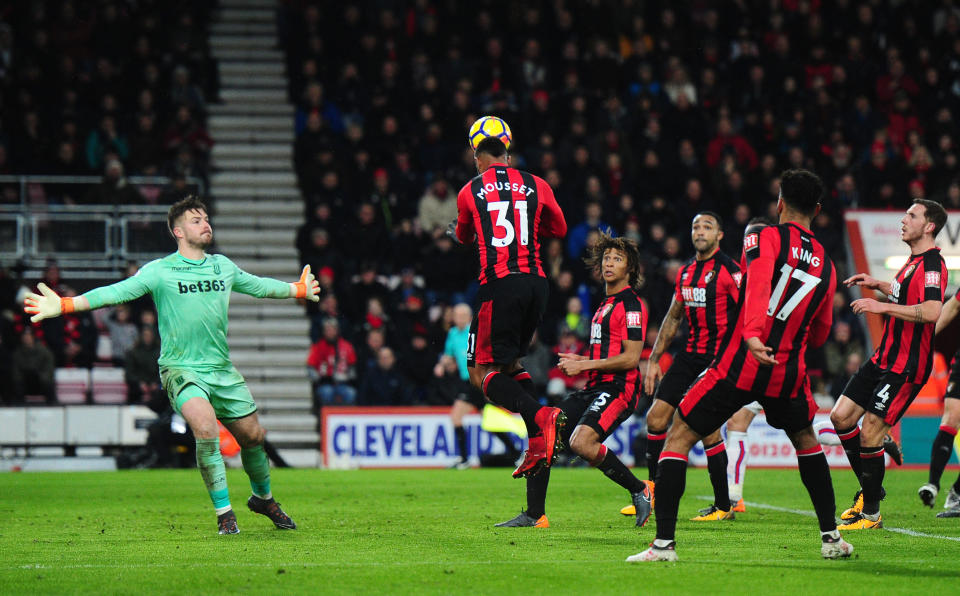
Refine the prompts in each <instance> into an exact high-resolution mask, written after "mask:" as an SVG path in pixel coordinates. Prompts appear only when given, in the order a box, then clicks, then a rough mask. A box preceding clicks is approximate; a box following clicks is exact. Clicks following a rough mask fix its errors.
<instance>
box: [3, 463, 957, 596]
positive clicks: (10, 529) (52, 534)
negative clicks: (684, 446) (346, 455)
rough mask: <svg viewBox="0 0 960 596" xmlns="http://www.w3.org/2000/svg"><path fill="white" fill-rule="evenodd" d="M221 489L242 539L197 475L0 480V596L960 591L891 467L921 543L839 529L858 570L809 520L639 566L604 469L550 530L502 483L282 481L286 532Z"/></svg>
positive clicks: (769, 478)
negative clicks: (833, 554) (535, 524)
mask: <svg viewBox="0 0 960 596" xmlns="http://www.w3.org/2000/svg"><path fill="white" fill-rule="evenodd" d="M638 473H641V474H644V473H645V470H638ZM954 473H955V472H952V471H948V472H947V474H946V475H945V481H946V482H945V486H946V484H948V483H949V482H951V481H952V480H953V478H954V476H953V474H954ZM833 475H834V485H835V487H836V489H837V497H838V513H839V511H841V510H842V509H843V508H844V507H847V506H848V505H849V499H850V497H851V496H852V495H853V492H854V490H855V486H854V481H853V476H852V474H851V473H850V471H849V470H834V471H833ZM228 478H229V482H230V487H231V494H232V496H233V500H234V506H235V508H236V509H237V517H238V519H239V525H240V529H241V533H240V534H239V535H237V536H219V535H217V534H216V524H215V518H214V515H213V512H212V509H211V507H210V503H209V500H208V498H207V496H206V492H205V491H204V490H203V483H202V481H201V479H200V474H199V473H198V472H197V471H196V470H174V471H159V470H158V471H126V472H115V473H51V474H47V473H36V474H33V473H31V474H3V475H0V553H2V556H0V593H3V594H40V593H43V594H68V593H97V594H111V593H120V594H184V593H208V594H215V593H227V592H230V593H233V592H245V593H252V594H257V595H258V596H259V595H262V594H294V593H309V594H339V593H349V594H358V593H383V594H396V593H401V594H404V593H405V594H409V593H416V594H435V593H442V594H457V593H480V594H488V593H502V594H530V593H533V594H546V593H551V594H558V593H567V594H569V593H574V594H638V593H654V594H673V593H698V592H699V593H753V594H758V593H791V594H795V593H814V592H815V593H823V592H830V591H841V590H843V591H846V590H854V591H856V592H858V593H871V592H873V593H883V594H898V593H914V594H915V593H921V592H924V593H951V592H952V591H953V590H954V589H956V585H957V580H958V578H960V570H958V567H957V561H958V558H960V519H937V518H936V517H934V514H935V513H936V511H939V510H940V509H939V508H938V509H936V510H934V511H933V512H931V511H930V510H929V509H926V508H924V507H922V506H921V504H920V501H919V499H918V498H917V496H916V489H917V487H918V486H920V484H922V483H923V482H924V481H925V479H926V473H925V472H922V471H904V470H890V471H888V473H887V480H886V482H885V486H886V488H887V494H888V497H887V500H886V501H885V502H884V503H883V506H882V513H883V515H884V522H885V523H886V525H887V526H888V527H890V528H900V529H906V530H910V531H912V532H914V533H920V534H926V535H929V536H922V535H920V536H918V535H907V534H903V533H897V532H894V531H890V530H874V531H861V532H847V533H846V534H845V537H846V538H847V539H848V541H849V542H851V543H852V544H853V545H854V546H855V547H856V552H855V553H854V557H853V558H851V559H850V560H840V561H824V560H823V559H821V558H820V545H819V533H818V531H817V527H816V520H815V519H814V518H813V517H809V516H804V515H801V514H799V513H796V512H788V511H780V510H776V509H771V508H762V507H757V506H753V507H748V511H747V513H745V514H738V517H737V519H736V520H735V521H732V522H720V523H713V524H697V523H694V522H688V521H681V522H680V523H679V525H678V528H677V538H678V553H679V555H680V562H679V563H641V564H628V563H625V562H624V559H625V558H626V557H627V556H628V555H631V554H633V553H636V552H638V551H640V550H642V549H643V548H645V547H646V545H647V544H648V543H649V542H650V541H651V540H652V539H653V536H654V531H655V524H654V520H652V519H651V521H650V523H649V524H648V525H647V527H645V528H642V529H640V530H637V529H636V528H634V527H633V518H627V517H623V516H621V515H620V514H619V513H618V510H619V509H620V507H621V506H622V505H625V504H627V502H628V498H627V495H626V493H625V491H623V490H622V489H620V488H619V487H617V486H615V485H614V484H613V483H611V482H610V481H608V480H607V479H606V478H604V477H603V475H602V474H600V473H599V472H597V471H596V470H591V469H565V468H560V469H557V470H555V471H554V472H553V478H552V482H551V487H550V494H549V495H548V500H547V514H548V517H549V519H550V523H551V524H552V527H551V528H549V529H546V530H538V529H533V528H512V529H511V528H493V527H492V526H493V524H494V523H497V522H500V521H503V520H506V519H509V518H511V517H513V516H514V515H515V514H516V513H517V512H518V511H519V510H520V509H521V508H522V507H523V505H524V483H523V481H518V480H513V479H512V478H510V471H509V470H506V469H499V470H469V471H453V470H410V471H323V470H274V471H273V486H274V492H275V494H276V495H277V497H278V500H279V501H280V502H281V503H282V504H283V506H284V509H285V510H286V511H287V512H288V513H289V514H290V515H291V516H292V517H293V518H294V520H296V522H297V524H298V525H299V529H298V530H295V531H279V530H276V529H274V527H273V525H272V524H271V523H270V521H269V520H267V519H266V518H264V517H262V516H258V515H255V514H253V513H250V512H249V511H247V509H246V505H245V502H246V498H247V496H248V494H249V492H248V488H249V485H248V484H247V482H246V477H245V476H244V474H243V472H242V471H240V470H230V471H229V472H228ZM707 494H710V489H709V482H708V480H707V475H706V471H705V470H703V469H694V470H690V472H689V474H688V482H687V492H686V494H685V496H684V499H683V501H682V502H681V505H680V515H681V519H684V518H688V517H692V516H693V515H695V514H696V511H697V509H699V508H700V507H703V506H705V505H707V504H708V501H707V500H704V499H703V498H698V496H701V495H707ZM747 501H748V502H753V503H758V504H764V505H767V506H770V507H777V508H783V509H789V510H797V511H808V512H811V514H812V511H811V510H812V506H811V504H810V502H809V499H808V498H807V494H806V491H805V490H804V489H803V486H802V484H801V482H800V478H799V475H798V473H797V472H796V470H750V471H749V474H748V475H747ZM940 501H941V503H939V504H938V507H939V506H940V505H941V504H942V497H941V499H940ZM948 538H952V540H951V539H948Z"/></svg>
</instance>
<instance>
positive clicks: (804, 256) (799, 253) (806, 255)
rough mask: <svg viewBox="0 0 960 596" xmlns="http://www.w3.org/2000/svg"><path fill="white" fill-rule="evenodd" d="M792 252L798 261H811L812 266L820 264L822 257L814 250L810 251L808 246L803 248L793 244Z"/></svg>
mask: <svg viewBox="0 0 960 596" xmlns="http://www.w3.org/2000/svg"><path fill="white" fill-rule="evenodd" d="M790 254H791V255H792V256H793V258H794V259H796V260H798V261H803V262H804V263H809V264H810V266H811V267H819V266H820V257H818V256H817V255H815V254H813V252H812V251H809V250H807V249H806V248H801V247H799V246H791V247H790Z"/></svg>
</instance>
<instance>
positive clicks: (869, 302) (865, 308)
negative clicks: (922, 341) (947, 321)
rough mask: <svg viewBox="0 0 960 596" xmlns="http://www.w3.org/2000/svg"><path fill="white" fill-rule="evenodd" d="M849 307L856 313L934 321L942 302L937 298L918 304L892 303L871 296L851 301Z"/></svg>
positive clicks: (912, 321)
mask: <svg viewBox="0 0 960 596" xmlns="http://www.w3.org/2000/svg"><path fill="white" fill-rule="evenodd" d="M850 307H851V308H852V309H853V312H855V313H856V314H858V315H859V314H863V313H867V312H872V313H876V314H878V315H890V316H891V317H894V318H896V319H900V320H901V321H907V322H909V323H936V322H937V319H938V318H939V317H940V311H941V310H942V309H943V303H942V302H940V301H939V300H924V301H923V302H922V303H920V304H893V303H890V302H879V301H877V300H874V299H873V298H861V299H859V300H854V301H853V302H851V303H850Z"/></svg>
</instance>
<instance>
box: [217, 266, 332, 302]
mask: <svg viewBox="0 0 960 596" xmlns="http://www.w3.org/2000/svg"><path fill="white" fill-rule="evenodd" d="M231 264H232V263H231ZM233 266H234V267H235V268H236V275H235V276H234V280H233V289H234V290H235V291H237V292H240V293H241V294H247V295H248V296H256V297H257V298H305V299H307V300H312V301H313V302H320V283H319V282H318V281H317V280H316V279H315V278H314V276H313V273H311V272H310V265H306V266H304V268H303V271H302V272H301V273H300V279H298V280H297V281H294V282H289V283H288V282H284V281H280V280H277V279H272V278H269V277H259V276H256V275H253V274H251V273H247V272H246V271H244V270H243V269H240V268H239V267H237V266H236V265H233Z"/></svg>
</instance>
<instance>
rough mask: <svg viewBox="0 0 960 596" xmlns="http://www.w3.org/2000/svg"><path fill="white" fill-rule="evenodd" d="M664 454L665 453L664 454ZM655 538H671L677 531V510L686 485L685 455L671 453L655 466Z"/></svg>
mask: <svg viewBox="0 0 960 596" xmlns="http://www.w3.org/2000/svg"><path fill="white" fill-rule="evenodd" d="M664 455H666V454H664ZM656 483H657V499H656V508H655V509H654V511H655V514H656V517H657V538H658V539H660V540H673V537H674V536H675V535H676V531H677V510H678V509H680V497H682V496H683V491H684V489H685V488H686V485H687V456H686V454H685V453H684V454H681V453H671V454H670V457H667V458H664V459H663V460H661V461H660V462H659V465H658V466H657V478H656Z"/></svg>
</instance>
